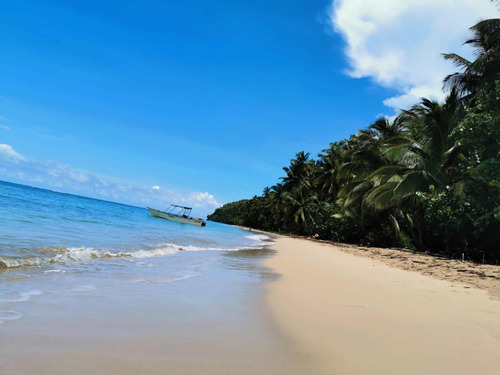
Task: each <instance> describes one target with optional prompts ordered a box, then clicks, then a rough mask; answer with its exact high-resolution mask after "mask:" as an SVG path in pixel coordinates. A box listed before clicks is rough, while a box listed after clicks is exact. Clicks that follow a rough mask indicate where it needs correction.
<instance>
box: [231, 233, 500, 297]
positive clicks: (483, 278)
mask: <svg viewBox="0 0 500 375" xmlns="http://www.w3.org/2000/svg"><path fill="white" fill-rule="evenodd" d="M233 226H234V227H237V228H240V229H245V230H250V228H248V227H243V226H238V225H233ZM251 231H252V232H256V233H263V234H267V235H270V236H273V238H280V237H283V238H295V239H299V240H304V241H308V242H311V243H318V244H325V245H328V246H333V247H335V248H337V249H339V250H341V251H343V252H345V253H348V254H352V255H354V256H358V257H362V258H368V259H373V260H377V261H380V262H382V263H384V264H386V265H388V266H390V267H393V268H397V269H401V270H405V271H410V272H416V273H418V274H421V275H425V276H430V277H432V278H434V279H437V280H445V281H449V282H452V283H456V284H465V285H467V286H469V287H473V288H476V289H481V290H486V291H487V292H488V293H489V295H490V296H491V298H495V299H499V300H500V265H491V264H480V263H474V262H471V261H463V262H462V261H461V260H459V259H452V258H444V257H439V256H436V255H433V254H427V253H421V252H416V251H411V250H401V249H391V248H382V247H370V246H362V245H355V244H348V243H340V242H333V241H326V240H312V239H310V238H306V237H303V236H289V235H285V234H279V233H273V232H266V231H263V230H260V229H253V228H252V229H251Z"/></svg>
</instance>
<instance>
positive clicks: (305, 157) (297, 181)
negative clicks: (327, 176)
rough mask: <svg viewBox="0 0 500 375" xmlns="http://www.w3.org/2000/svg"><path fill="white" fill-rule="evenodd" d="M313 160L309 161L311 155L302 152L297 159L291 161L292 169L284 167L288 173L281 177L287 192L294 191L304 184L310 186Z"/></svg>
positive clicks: (297, 155)
mask: <svg viewBox="0 0 500 375" xmlns="http://www.w3.org/2000/svg"><path fill="white" fill-rule="evenodd" d="M311 166H312V160H309V153H308V152H304V151H300V152H298V153H297V154H296V159H292V160H290V167H283V170H284V171H285V172H286V176H285V177H281V179H282V180H283V185H284V187H285V188H286V190H288V191H289V190H292V189H294V188H296V187H299V186H301V185H304V184H306V185H307V184H309V181H308V178H309V174H310V172H311Z"/></svg>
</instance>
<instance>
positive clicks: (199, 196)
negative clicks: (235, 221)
mask: <svg viewBox="0 0 500 375" xmlns="http://www.w3.org/2000/svg"><path fill="white" fill-rule="evenodd" d="M189 200H190V201H192V202H193V203H194V205H195V206H196V207H201V208H206V209H212V210H214V209H216V208H217V207H220V206H221V204H220V203H219V202H217V200H216V199H215V198H214V196H213V195H212V194H209V193H207V192H205V193H200V192H196V193H191V194H190V195H189Z"/></svg>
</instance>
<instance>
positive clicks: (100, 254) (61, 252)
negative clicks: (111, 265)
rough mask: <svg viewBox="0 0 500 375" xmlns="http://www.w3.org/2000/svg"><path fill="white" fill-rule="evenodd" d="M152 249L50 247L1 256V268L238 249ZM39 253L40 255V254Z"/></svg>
mask: <svg viewBox="0 0 500 375" xmlns="http://www.w3.org/2000/svg"><path fill="white" fill-rule="evenodd" d="M158 246H159V247H157V248H154V249H150V250H136V251H130V252H113V251H108V250H100V249H94V248H89V247H84V246H81V247H68V248H66V247H50V248H45V249H41V250H39V251H37V255H30V256H25V257H0V269H1V268H17V267H43V266H48V265H54V264H65V263H69V262H86V261H91V260H96V259H106V258H153V257H163V256H168V255H174V254H177V253H178V252H180V251H236V250H239V249H237V248H223V247H199V246H191V245H188V246H181V245H176V244H170V243H168V244H161V245H158ZM38 254H39V255H38Z"/></svg>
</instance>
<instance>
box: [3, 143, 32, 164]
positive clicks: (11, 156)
mask: <svg viewBox="0 0 500 375" xmlns="http://www.w3.org/2000/svg"><path fill="white" fill-rule="evenodd" d="M0 158H1V159H4V160H6V161H9V162H13V163H19V162H21V161H24V160H26V159H25V158H24V156H22V155H21V154H19V153H17V152H16V151H15V150H14V149H13V148H12V146H10V145H6V144H0Z"/></svg>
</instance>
